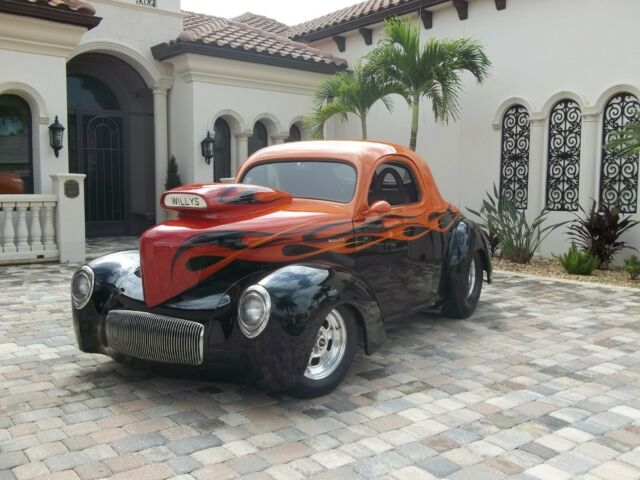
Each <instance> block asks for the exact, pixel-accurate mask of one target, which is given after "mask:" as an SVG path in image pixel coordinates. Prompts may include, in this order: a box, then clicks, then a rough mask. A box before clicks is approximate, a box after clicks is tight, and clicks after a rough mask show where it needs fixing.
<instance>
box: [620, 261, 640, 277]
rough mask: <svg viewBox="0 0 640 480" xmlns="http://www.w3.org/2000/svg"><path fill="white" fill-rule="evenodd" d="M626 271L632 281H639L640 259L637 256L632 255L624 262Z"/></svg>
mask: <svg viewBox="0 0 640 480" xmlns="http://www.w3.org/2000/svg"><path fill="white" fill-rule="evenodd" d="M624 269H625V271H626V272H627V273H628V274H629V276H630V277H631V280H637V279H638V278H640V259H638V257H636V256H635V255H631V257H629V258H627V259H626V260H625V261H624Z"/></svg>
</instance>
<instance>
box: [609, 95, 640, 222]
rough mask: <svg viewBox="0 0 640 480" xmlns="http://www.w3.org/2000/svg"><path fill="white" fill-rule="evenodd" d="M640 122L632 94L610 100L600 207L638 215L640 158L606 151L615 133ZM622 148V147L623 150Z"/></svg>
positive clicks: (639, 107) (639, 103)
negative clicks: (639, 160)
mask: <svg viewBox="0 0 640 480" xmlns="http://www.w3.org/2000/svg"><path fill="white" fill-rule="evenodd" d="M638 121H640V102H638V99H637V98H636V97H635V96H634V95H631V94H630V93H619V94H617V95H615V96H614V97H612V98H611V100H609V102H608V103H607V106H606V107H605V109H604V118H603V123H602V164H601V170H600V205H602V206H607V207H618V208H619V209H620V211H621V212H624V213H635V212H636V211H637V206H638V155H637V154H635V155H628V156H624V157H623V156H620V155H617V150H618V149H614V150H610V149H607V148H606V145H607V142H609V141H610V140H611V139H612V138H613V137H614V133H615V132H616V131H618V130H620V129H621V128H622V127H624V126H625V125H627V124H628V123H631V122H638ZM620 148H622V147H620Z"/></svg>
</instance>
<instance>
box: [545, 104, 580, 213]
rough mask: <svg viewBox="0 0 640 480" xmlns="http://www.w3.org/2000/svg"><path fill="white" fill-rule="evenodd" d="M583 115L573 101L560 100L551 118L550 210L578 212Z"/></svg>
mask: <svg viewBox="0 0 640 480" xmlns="http://www.w3.org/2000/svg"><path fill="white" fill-rule="evenodd" d="M581 133H582V112H581V111H580V105H578V104H577V103H576V102H574V101H573V100H568V99H567V100H560V101H559V102H558V103H556V104H555V105H554V106H553V108H552V109H551V114H550V116H549V155H548V159H547V208H548V209H549V210H558V211H575V210H578V192H579V184H580V135H581Z"/></svg>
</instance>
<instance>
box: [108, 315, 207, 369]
mask: <svg viewBox="0 0 640 480" xmlns="http://www.w3.org/2000/svg"><path fill="white" fill-rule="evenodd" d="M105 335H106V338H107V343H108V345H109V346H110V347H111V348H113V349H114V350H116V351H118V352H120V353H123V354H125V355H129V356H131V357H135V358H140V359H143V360H152V361H154V362H165V363H180V364H184V365H200V364H202V361H203V358H204V325H202V324H201V323H198V322H192V321H189V320H183V319H181V318H173V317H167V316H164V315H156V314H154V313H148V312H136V311H132V310H112V311H110V312H109V314H108V315H107V318H106V320H105Z"/></svg>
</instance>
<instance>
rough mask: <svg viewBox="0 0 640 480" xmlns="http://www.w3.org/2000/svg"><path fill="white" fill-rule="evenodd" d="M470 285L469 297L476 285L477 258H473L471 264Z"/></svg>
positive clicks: (468, 288)
mask: <svg viewBox="0 0 640 480" xmlns="http://www.w3.org/2000/svg"><path fill="white" fill-rule="evenodd" d="M468 281H469V286H468V287H467V298H469V297H471V295H473V290H474V288H475V286H476V260H475V258H472V259H471V265H469V279H468Z"/></svg>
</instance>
